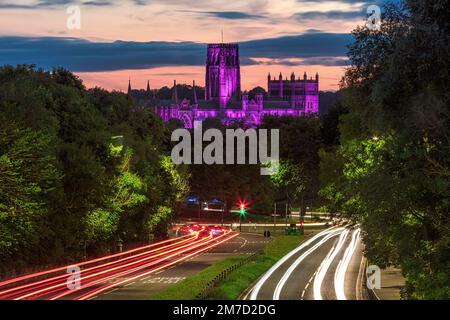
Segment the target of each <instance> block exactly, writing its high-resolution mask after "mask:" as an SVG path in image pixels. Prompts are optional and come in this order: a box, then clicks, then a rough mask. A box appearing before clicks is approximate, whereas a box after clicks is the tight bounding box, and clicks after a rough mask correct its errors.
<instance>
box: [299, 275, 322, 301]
mask: <svg viewBox="0 0 450 320" xmlns="http://www.w3.org/2000/svg"><path fill="white" fill-rule="evenodd" d="M317 270H318V269H316V271H314V273H313V275H312V276H311V278H309V280H308V283H307V284H306V286H305V289H303V291H302V296H301V298H300V300H303V298H304V297H305V294H306V290H308V287H309V285H310V284H311V282H312V281H313V279H314V277H315V276H316V274H317Z"/></svg>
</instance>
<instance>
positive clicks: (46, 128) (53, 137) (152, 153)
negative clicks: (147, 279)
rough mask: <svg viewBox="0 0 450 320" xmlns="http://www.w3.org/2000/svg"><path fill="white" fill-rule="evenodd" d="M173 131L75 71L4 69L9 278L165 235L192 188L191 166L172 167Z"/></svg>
mask: <svg viewBox="0 0 450 320" xmlns="http://www.w3.org/2000/svg"><path fill="white" fill-rule="evenodd" d="M168 133H169V132H168V130H167V129H166V127H165V126H164V124H163V123H162V121H161V120H160V119H159V118H158V117H157V116H156V115H154V114H153V113H152V112H151V111H149V110H140V109H139V110H137V109H135V108H134V106H133V104H132V101H131V100H130V99H129V97H127V96H126V95H125V94H123V93H120V92H108V91H106V90H103V89H100V88H94V89H90V90H86V89H85V87H84V85H83V84H82V82H81V81H80V80H79V79H78V78H77V77H76V76H75V75H73V74H72V73H70V72H69V71H67V70H64V69H55V70H53V71H52V72H44V71H43V70H40V69H36V68H35V67H34V66H31V65H19V66H17V67H12V66H3V67H2V68H0V273H3V274H2V275H3V276H4V275H10V274H12V273H13V272H21V271H23V270H24V269H26V268H27V267H28V266H32V265H43V264H48V263H52V264H57V263H64V262H67V261H73V260H75V259H80V258H81V257H83V256H85V255H86V254H88V255H89V254H100V253H104V252H108V251H109V249H110V248H111V247H112V245H113V244H114V243H115V241H117V240H119V239H121V240H123V241H126V242H145V241H148V240H149V238H150V237H151V235H150V233H156V235H158V234H161V235H164V234H165V230H164V229H165V228H163V227H161V228H160V227H159V225H165V224H166V223H167V222H168V221H169V220H170V216H171V215H172V214H173V213H174V212H175V210H177V208H178V206H179V202H180V199H181V198H182V197H183V194H184V193H186V192H187V188H188V184H187V181H188V174H187V170H186V168H183V167H175V166H170V165H169V164H168V162H167V159H168V158H167V154H168V153H169V150H170V149H169V147H170V144H169V142H168V141H169V138H170V136H169V135H168ZM161 159H164V160H161ZM149 221H152V223H150V225H149V224H148V222H149ZM0 276H1V275H0Z"/></svg>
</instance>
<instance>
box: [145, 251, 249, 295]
mask: <svg viewBox="0 0 450 320" xmlns="http://www.w3.org/2000/svg"><path fill="white" fill-rule="evenodd" d="M246 258H248V256H244V255H241V256H233V257H229V258H226V259H223V260H220V261H218V262H216V263H214V264H213V265H211V266H209V267H207V268H206V269H204V270H202V271H201V272H199V273H198V274H196V275H194V276H192V277H189V278H187V279H185V280H183V281H181V282H180V283H178V284H176V285H174V286H172V287H169V288H167V289H165V290H163V291H161V292H159V293H158V294H156V295H155V296H154V297H152V299H155V300H195V298H196V295H197V294H198V293H199V292H200V291H201V290H202V289H203V288H204V287H205V285H206V284H207V283H208V282H210V281H212V280H213V279H214V278H215V277H216V276H217V275H218V274H220V273H221V272H222V271H224V270H226V269H227V268H229V267H231V266H233V265H234V264H236V263H238V262H239V261H241V260H244V259H246Z"/></svg>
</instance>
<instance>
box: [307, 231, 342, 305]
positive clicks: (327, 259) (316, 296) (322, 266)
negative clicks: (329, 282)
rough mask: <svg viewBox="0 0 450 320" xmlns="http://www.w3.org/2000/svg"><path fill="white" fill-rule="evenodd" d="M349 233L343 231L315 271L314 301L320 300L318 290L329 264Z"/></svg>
mask: <svg viewBox="0 0 450 320" xmlns="http://www.w3.org/2000/svg"><path fill="white" fill-rule="evenodd" d="M348 233H349V230H344V231H343V232H342V233H341V235H340V237H339V240H338V243H337V244H336V246H335V247H333V248H332V249H331V250H330V251H329V252H328V254H327V256H326V257H325V259H324V260H323V261H322V263H321V264H320V266H319V269H318V271H317V274H316V276H315V278H314V287H313V288H314V300H322V294H321V292H320V289H321V288H322V282H323V279H324V278H325V275H326V274H327V271H328V269H329V268H330V265H331V263H332V262H333V261H334V259H335V258H336V256H337V254H338V253H339V252H340V251H341V249H342V246H343V245H344V243H345V240H346V239H347V235H348Z"/></svg>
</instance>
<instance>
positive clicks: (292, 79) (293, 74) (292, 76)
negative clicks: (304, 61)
mask: <svg viewBox="0 0 450 320" xmlns="http://www.w3.org/2000/svg"><path fill="white" fill-rule="evenodd" d="M291 81H292V82H294V81H295V73H294V72H292V73H291Z"/></svg>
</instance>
